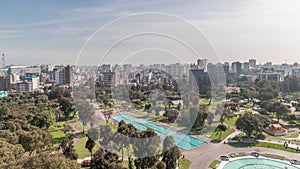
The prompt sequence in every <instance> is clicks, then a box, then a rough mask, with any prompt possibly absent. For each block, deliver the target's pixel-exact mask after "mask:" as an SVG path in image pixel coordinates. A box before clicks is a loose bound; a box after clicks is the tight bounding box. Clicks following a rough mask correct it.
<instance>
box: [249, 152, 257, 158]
mask: <svg viewBox="0 0 300 169" xmlns="http://www.w3.org/2000/svg"><path fill="white" fill-rule="evenodd" d="M250 155H252V156H254V157H259V153H258V152H252V153H251V154H250Z"/></svg>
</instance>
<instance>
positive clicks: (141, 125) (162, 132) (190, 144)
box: [112, 115, 207, 150]
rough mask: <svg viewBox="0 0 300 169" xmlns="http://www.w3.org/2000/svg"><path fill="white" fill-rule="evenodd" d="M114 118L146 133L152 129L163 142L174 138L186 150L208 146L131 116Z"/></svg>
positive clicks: (182, 134)
mask: <svg viewBox="0 0 300 169" xmlns="http://www.w3.org/2000/svg"><path fill="white" fill-rule="evenodd" d="M112 118H113V119H115V120H117V121H121V120H124V121H125V123H127V124H132V125H133V126H134V127H136V128H137V129H138V130H141V131H145V130H147V128H152V129H153V130H154V131H155V133H156V134H157V135H158V136H159V137H160V138H161V139H162V140H163V139H165V137H166V136H168V135H169V136H172V137H174V140H175V144H176V145H177V146H178V147H180V148H182V149H184V150H191V149H193V148H196V147H199V146H202V145H204V144H207V143H206V142H204V141H201V140H199V139H197V138H194V137H191V136H189V135H187V134H184V133H181V132H176V131H174V130H171V129H168V128H166V127H163V126H160V125H157V124H155V123H152V122H149V121H147V120H143V119H139V118H136V117H133V116H130V115H121V116H113V117H112Z"/></svg>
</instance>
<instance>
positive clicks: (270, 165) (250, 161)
mask: <svg viewBox="0 0 300 169" xmlns="http://www.w3.org/2000/svg"><path fill="white" fill-rule="evenodd" d="M253 168H255V169H300V168H298V167H296V166H293V165H290V164H287V163H284V162H280V161H276V160H271V159H264V158H242V159H237V160H233V161H230V162H229V163H228V164H226V165H225V166H224V167H223V169H253Z"/></svg>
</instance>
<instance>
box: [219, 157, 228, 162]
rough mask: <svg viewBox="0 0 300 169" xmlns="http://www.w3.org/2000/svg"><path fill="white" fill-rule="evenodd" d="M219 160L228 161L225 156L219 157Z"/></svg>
mask: <svg viewBox="0 0 300 169" xmlns="http://www.w3.org/2000/svg"><path fill="white" fill-rule="evenodd" d="M220 159H221V160H222V161H229V158H228V157H227V156H220Z"/></svg>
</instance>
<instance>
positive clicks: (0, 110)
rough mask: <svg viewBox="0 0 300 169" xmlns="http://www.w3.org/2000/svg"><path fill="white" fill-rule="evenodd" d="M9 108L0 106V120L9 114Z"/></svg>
mask: <svg viewBox="0 0 300 169" xmlns="http://www.w3.org/2000/svg"><path fill="white" fill-rule="evenodd" d="M9 111H10V110H9V108H8V106H6V105H5V104H2V105H1V106H0V120H3V119H4V118H5V117H6V116H7V115H8V113H9Z"/></svg>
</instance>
